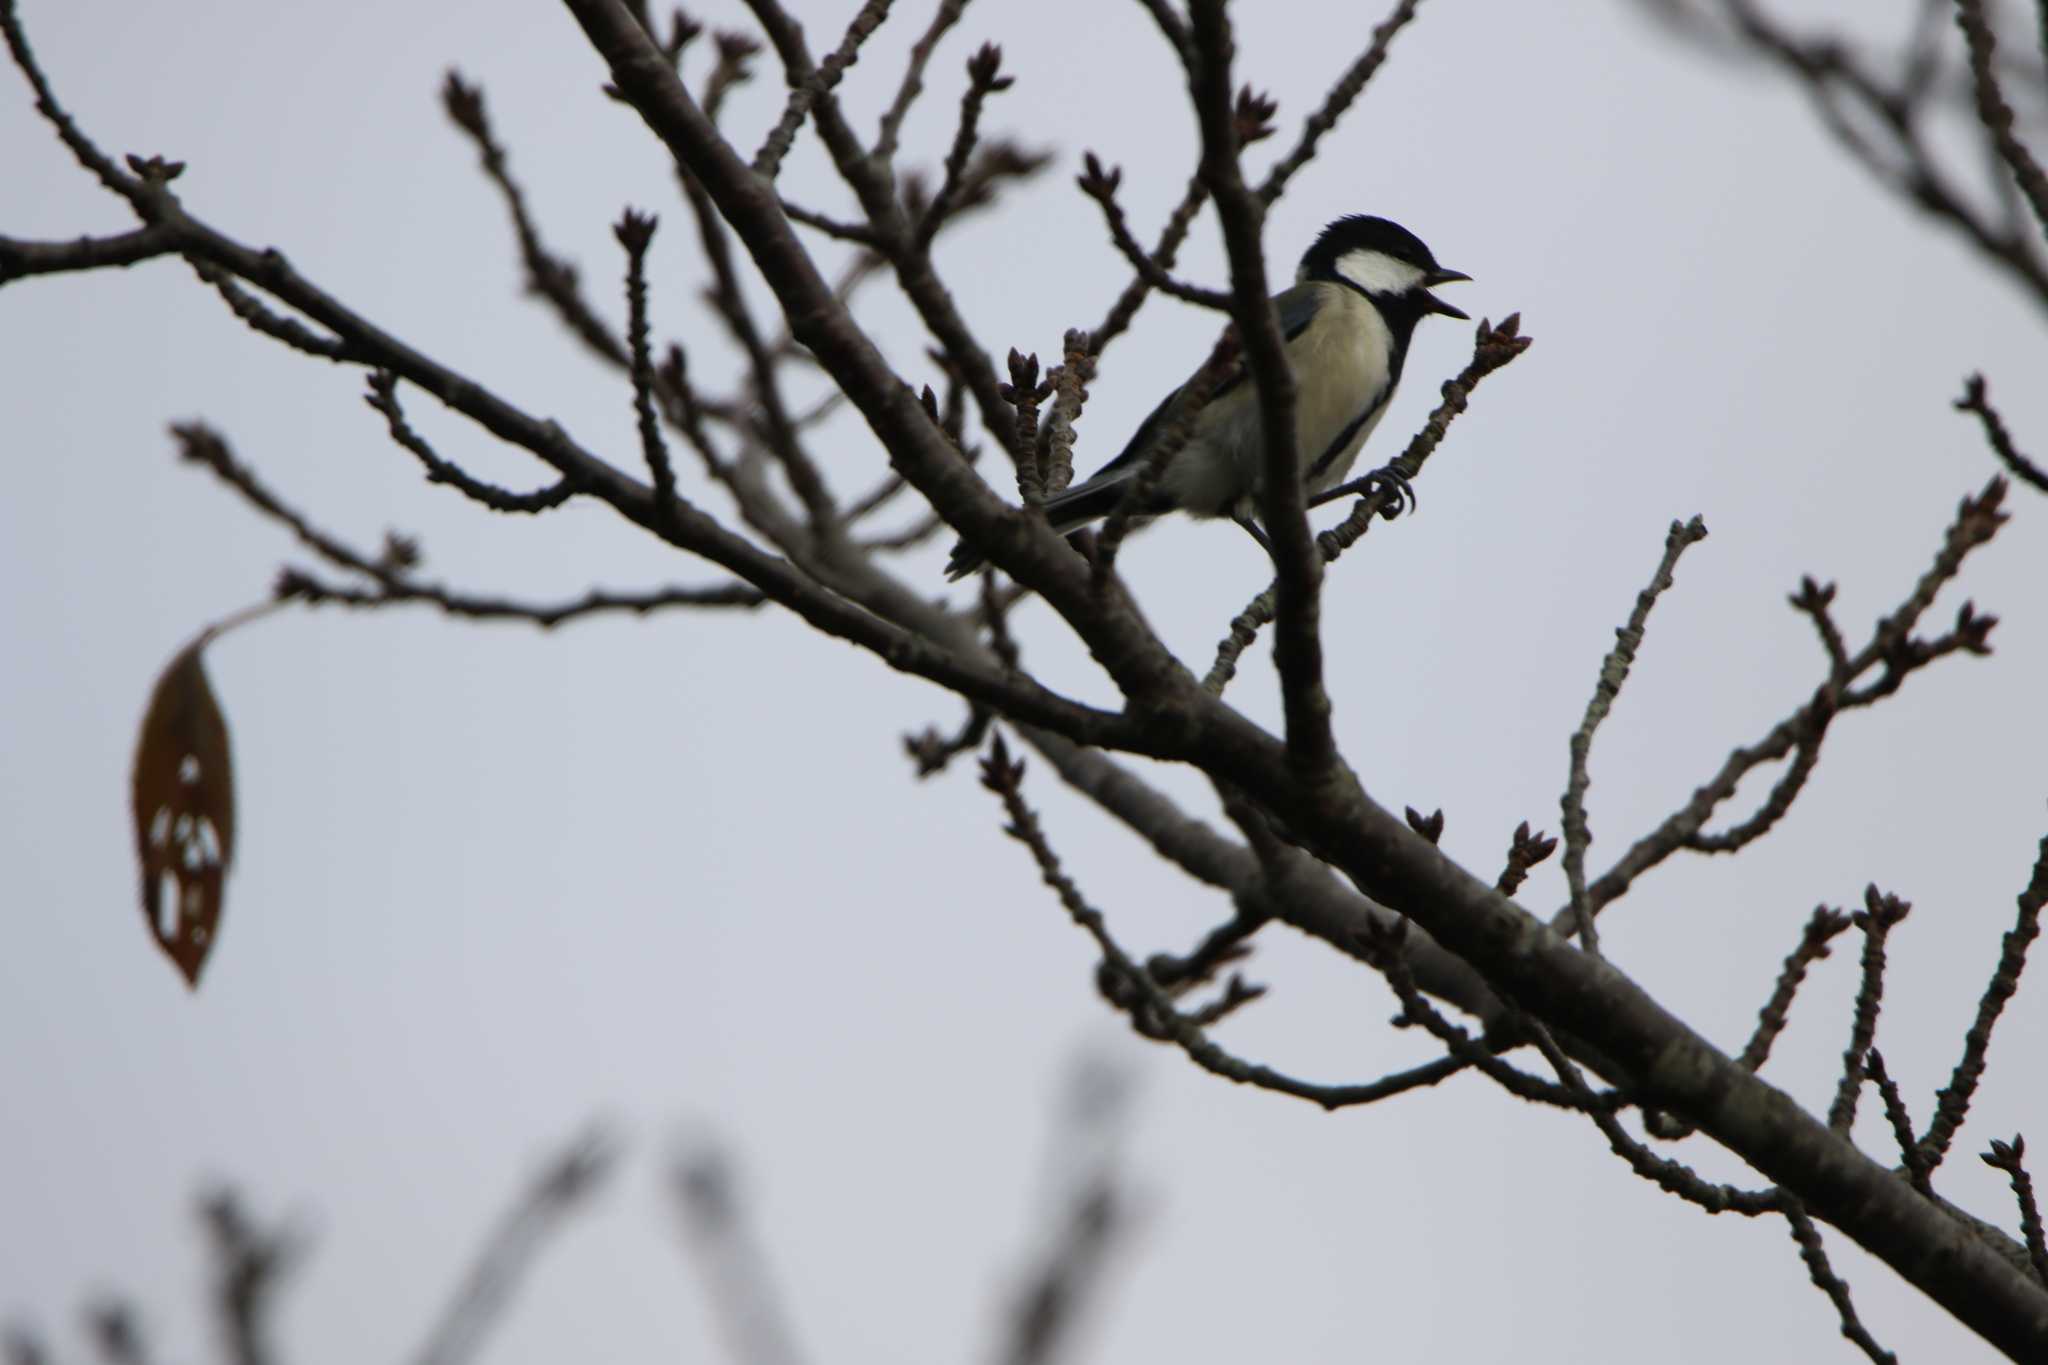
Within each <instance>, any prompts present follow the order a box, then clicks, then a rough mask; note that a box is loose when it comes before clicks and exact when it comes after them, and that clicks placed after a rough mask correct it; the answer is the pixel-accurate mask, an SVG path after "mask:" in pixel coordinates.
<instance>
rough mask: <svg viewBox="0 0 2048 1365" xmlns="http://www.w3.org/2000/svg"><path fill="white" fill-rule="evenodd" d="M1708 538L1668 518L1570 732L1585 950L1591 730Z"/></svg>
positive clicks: (1578, 916) (1595, 939) (1574, 861)
mask: <svg viewBox="0 0 2048 1365" xmlns="http://www.w3.org/2000/svg"><path fill="white" fill-rule="evenodd" d="M1706 538H1707V526H1706V523H1705V522H1703V521H1701V520H1700V519H1699V518H1698V517H1694V518H1693V519H1692V520H1691V521H1688V522H1677V521H1674V522H1672V523H1671V529H1670V530H1669V531H1668V532H1666V533H1665V536H1664V557H1663V559H1661V560H1659V561H1658V564H1657V572H1656V573H1654V574H1652V575H1651V576H1650V585H1649V586H1648V587H1646V588H1644V589H1643V590H1642V591H1641V592H1640V593H1637V594H1636V605H1635V609H1634V610H1633V611H1631V612H1630V613H1629V614H1628V623H1627V624H1626V625H1624V626H1623V627H1622V628H1621V629H1620V630H1618V631H1616V632H1615V633H1614V634H1615V640H1614V648H1613V649H1611V650H1609V651H1608V653H1607V657H1606V658H1605V659H1604V660H1602V661H1601V664H1600V677H1599V680H1598V681H1597V682H1596V683H1595V684H1594V685H1593V697H1592V700H1590V701H1588V702H1587V703H1586V715H1585V718H1584V719H1583V720H1581V721H1580V722H1579V728H1578V729H1577V730H1575V731H1573V732H1572V740H1571V774H1570V777H1569V778H1568V779H1567V780H1566V782H1565V788H1564V797H1563V799H1562V800H1561V802H1560V803H1559V804H1560V805H1561V806H1562V807H1563V810H1564V875H1565V881H1566V883H1567V884H1568V885H1569V886H1570V887H1571V904H1572V923H1573V927H1574V928H1576V929H1577V930H1578V935H1579V941H1580V942H1581V943H1582V944H1584V945H1585V948H1586V951H1587V952H1589V953H1598V952H1599V951H1600V936H1599V934H1598V933H1597V932H1596V931H1595V930H1594V928H1593V908H1592V906H1591V904H1590V903H1589V902H1588V901H1587V899H1586V848H1587V846H1588V845H1589V844H1591V843H1592V842H1593V832H1592V829H1591V827H1590V826H1589V825H1588V824H1587V822H1586V790H1587V788H1588V787H1590V786H1591V785H1592V780H1593V779H1592V776H1591V774H1590V773H1589V772H1588V770H1587V758H1588V756H1589V755H1590V754H1591V753H1592V749H1593V732H1594V731H1595V730H1597V729H1599V728H1600V722H1601V721H1603V720H1605V719H1607V713H1608V712H1609V711H1610V710H1611V709H1612V708H1613V706H1614V699H1615V698H1616V697H1617V696H1619V695H1620V693H1621V685H1622V684H1623V683H1624V682H1626V681H1627V680H1628V671H1629V668H1630V666H1631V665H1632V664H1634V662H1635V657H1636V651H1637V650H1638V649H1640V648H1641V647H1642V643H1643V631H1644V628H1645V627H1646V626H1647V625H1648V624H1649V619H1650V609H1651V608H1652V607H1654V606H1656V605H1657V599H1658V598H1659V597H1662V596H1663V595H1664V593H1665V591H1666V590H1667V589H1668V588H1670V586H1671V582H1672V578H1671V574H1672V570H1674V569H1676V568H1677V567H1678V557H1679V556H1680V555H1682V554H1684V553H1685V552H1686V550H1687V549H1688V548H1689V547H1691V546H1693V545H1696V544H1698V543H1699V542H1700V541H1702V540H1705V539H1706Z"/></svg>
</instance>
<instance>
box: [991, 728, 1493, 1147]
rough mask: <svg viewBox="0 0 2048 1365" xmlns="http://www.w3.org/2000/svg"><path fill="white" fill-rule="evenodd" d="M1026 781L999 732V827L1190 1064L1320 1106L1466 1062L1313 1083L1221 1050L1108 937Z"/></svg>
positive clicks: (1422, 1080) (1145, 1019) (995, 764)
mask: <svg viewBox="0 0 2048 1365" xmlns="http://www.w3.org/2000/svg"><path fill="white" fill-rule="evenodd" d="M1023 779H1024V761H1023V760H1022V759H1017V760H1014V761H1013V760H1012V759H1011V758H1010V753H1009V748H1008V746H1007V745H1005V744H1004V743H1003V737H1002V735H1001V734H998V735H996V737H995V740H994V742H993V744H992V745H991V747H990V751H989V754H988V756H987V757H986V758H984V759H983V760H982V785H983V786H985V787H987V788H988V789H989V790H990V791H992V792H994V793H996V795H997V796H999V797H1000V798H1001V799H1002V802H1003V809H1004V811H1005V813H1006V814H1007V815H1008V817H1009V824H1007V825H1005V826H1004V827H1003V832H1004V833H1005V834H1008V835H1009V836H1010V837H1011V838H1013V839H1016V840H1017V841H1018V842H1020V843H1022V844H1023V845H1024V846H1025V847H1026V848H1028V849H1030V850H1031V856H1032V858H1033V860H1034V861H1035V862H1036V863H1037V864H1038V870H1039V875H1040V876H1041V877H1042V878H1043V879H1044V881H1045V884H1046V885H1047V886H1049V887H1051V888H1052V890H1053V892H1054V894H1055V895H1057V896H1058V897H1059V901H1060V904H1061V906H1062V907H1064V908H1065V910H1066V911H1067V914H1068V915H1069V916H1070V917H1071V918H1072V919H1073V921H1074V923H1075V924H1077V925H1079V926H1080V927H1081V928H1082V929H1083V930H1084V931H1086V932H1087V934H1088V936H1089V937H1090V938H1092V939H1094V940H1095V946H1096V948H1097V949H1098V950H1099V951H1100V952H1101V954H1102V960H1103V967H1104V970H1105V972H1106V973H1107V980H1108V984H1110V985H1111V986H1112V988H1114V989H1115V990H1117V991H1120V992H1122V991H1127V992H1129V993H1130V994H1131V996H1132V1000H1131V1012H1132V1024H1133V1026H1134V1027H1137V1028H1138V1029H1139V1030H1140V1031H1141V1032H1143V1033H1145V1034H1146V1035H1147V1036H1148V1037H1157V1038H1162V1039H1165V1040H1167V1041H1170V1042H1172V1043H1174V1044H1176V1045H1177V1046H1178V1047H1179V1048H1180V1049H1181V1051H1183V1052H1185V1053H1186V1054H1187V1056H1188V1058H1189V1059H1190V1060H1191V1061H1193V1062H1194V1063H1195V1065H1197V1066H1199V1067H1201V1068H1202V1069H1203V1070H1204V1071H1207V1072H1209V1073H1210V1074H1212V1075H1216V1076H1221V1077H1223V1078H1224V1079H1225V1080H1228V1081H1234V1082H1236V1083H1237V1084H1239V1085H1250V1086H1254V1087H1257V1088H1259V1089H1262V1090H1272V1091H1277V1092H1278V1093H1280V1094H1283V1095H1292V1096H1294V1097H1295V1098H1297V1099H1304V1100H1308V1101H1309V1102H1310V1103H1312V1104H1317V1105H1320V1106H1322V1107H1323V1108H1324V1109H1345V1108H1351V1107H1354V1106H1357V1105H1361V1104H1371V1103H1373V1102H1375V1101H1377V1100H1383V1099H1389V1098H1391V1097H1392V1096H1395V1095H1399V1094H1402V1093H1404V1092H1406V1091H1409V1090H1413V1089H1416V1088H1418V1087H1420V1086H1427V1085H1434V1084H1436V1083H1437V1082H1438V1081H1441V1080H1443V1079H1444V1078H1445V1077H1447V1076H1449V1075H1452V1074H1454V1073H1455V1072H1456V1071H1458V1070H1459V1069H1461V1068H1462V1067H1463V1066H1464V1065H1466V1064H1467V1063H1466V1062H1465V1061H1464V1060H1462V1059H1460V1060H1458V1061H1457V1063H1456V1064H1455V1065H1446V1064H1443V1063H1434V1064H1431V1065H1430V1066H1426V1067H1420V1068H1417V1069H1415V1070H1413V1071H1407V1072H1399V1073H1396V1074H1395V1075H1392V1076H1388V1077H1385V1078H1383V1079H1381V1080H1378V1081H1373V1082H1369V1083H1367V1084H1364V1085H1317V1084H1315V1083H1313V1082H1310V1081H1303V1080H1299V1079H1297V1078H1296V1077H1293V1076H1289V1075H1286V1074H1284V1073H1282V1072H1279V1071H1275V1070H1274V1069H1273V1068H1271V1067H1269V1066H1265V1065H1262V1064H1260V1063H1257V1062H1248V1061H1245V1060H1243V1059H1242V1058H1239V1057H1236V1056H1233V1055H1232V1054H1231V1053H1229V1052H1227V1051H1225V1050H1224V1049H1223V1048H1222V1047H1221V1046H1219V1045H1218V1044H1217V1043H1216V1042H1215V1041H1214V1040H1213V1039H1211V1038H1210V1037H1209V1036H1208V1035H1207V1034H1206V1033H1204V1032H1203V1031H1202V1028H1201V1026H1200V1025H1199V1024H1197V1023H1196V1022H1195V1021H1194V1020H1193V1019H1191V1018H1190V1017H1189V1016H1187V1015H1185V1014H1183V1013H1182V1012H1181V1011H1180V1010H1179V1009H1178V1008H1177V1007H1176V1006H1175V1005H1174V1002H1173V998H1172V997H1171V996H1169V995H1168V994H1167V993H1166V991H1165V990H1164V989H1163V988H1162V987H1161V986H1160V985H1159V983H1158V982H1156V981H1154V980H1153V979H1152V977H1151V976H1150V975H1149V974H1148V973H1147V972H1146V971H1145V969H1144V968H1143V967H1142V966H1140V965H1139V963H1138V962H1137V961H1136V960H1135V959H1134V958H1132V957H1131V956H1130V954H1129V953H1127V952H1125V951H1124V949H1123V947H1122V946H1121V945H1120V944H1118V943H1117V941H1116V939H1115V938H1113V937H1112V936H1111V935H1110V932H1109V925H1108V922H1107V921H1106V920H1104V919H1103V917H1102V912H1101V911H1099V910H1097V909H1096V908H1095V907H1094V906H1092V905H1090V904H1089V903H1088V901H1087V900H1086V898H1084V897H1083V896H1082V894H1081V889H1080V888H1079V887H1078V886H1076V885H1075V884H1074V881H1073V879H1072V878H1070V877H1068V876H1067V874H1066V872H1065V870H1064V869H1062V867H1061V866H1060V861H1059V857H1058V855H1057V854H1055V853H1054V852H1053V849H1052V845H1051V844H1050V843H1049V842H1048V841H1047V839H1046V836H1045V831H1044V829H1043V827H1042V826H1041V825H1040V824H1039V821H1038V814H1037V812H1036V811H1034V810H1032V808H1031V807H1030V806H1029V805H1028V804H1026V802H1025V800H1024V794H1023Z"/></svg>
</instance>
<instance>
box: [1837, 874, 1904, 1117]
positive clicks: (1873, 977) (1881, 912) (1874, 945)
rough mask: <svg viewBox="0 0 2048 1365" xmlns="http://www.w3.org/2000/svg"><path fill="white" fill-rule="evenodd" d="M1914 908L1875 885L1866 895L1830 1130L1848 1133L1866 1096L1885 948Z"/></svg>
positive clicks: (1859, 914)
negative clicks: (1859, 973)
mask: <svg viewBox="0 0 2048 1365" xmlns="http://www.w3.org/2000/svg"><path fill="white" fill-rule="evenodd" d="M1912 908H1913V907H1912V906H1911V905H1909V904H1907V903H1906V902H1905V901H1902V900H1900V899H1899V898H1898V897H1897V896H1892V895H1887V894H1886V893H1884V892H1881V891H1879V890H1878V889H1877V888H1876V887H1875V886H1871V887H1866V888H1865V889H1864V892H1863V909H1861V910H1858V911H1857V912H1856V917H1855V919H1856V927H1857V928H1858V929H1861V930H1862V931H1863V979H1862V981H1861V983H1860V984H1859V985H1858V986H1857V988H1856V1016H1855V1019H1854V1021H1853V1023H1852V1024H1851V1025H1850V1028H1849V1046H1848V1047H1847V1048H1845V1049H1844V1050H1843V1052H1842V1079H1841V1081H1840V1082H1839V1083H1838V1084H1837V1085H1836V1087H1835V1102H1834V1103H1833V1104H1832V1105H1830V1106H1828V1127H1830V1128H1832V1129H1834V1130H1835V1131H1836V1132H1838V1133H1845V1134H1846V1133H1847V1132H1848V1131H1849V1129H1850V1127H1851V1126H1852V1125H1853V1124H1854V1123H1855V1122H1856V1101H1857V1098H1858V1097H1859V1096H1860V1095H1861V1094H1862V1093H1863V1066H1864V1056H1865V1054H1866V1053H1868V1052H1869V1051H1870V1044H1871V1040H1872V1039H1874V1038H1876V1037H1877V1015H1878V1011H1879V1010H1880V1009H1881V1008H1883V1004H1884V968H1885V957H1884V945H1885V939H1886V937H1887V936H1889V935H1890V933H1891V931H1892V926H1894V925H1896V924H1897V923H1898V922H1899V921H1900V920H1902V919H1904V918H1905V917H1906V912H1907V911H1909V910H1911V909H1912Z"/></svg>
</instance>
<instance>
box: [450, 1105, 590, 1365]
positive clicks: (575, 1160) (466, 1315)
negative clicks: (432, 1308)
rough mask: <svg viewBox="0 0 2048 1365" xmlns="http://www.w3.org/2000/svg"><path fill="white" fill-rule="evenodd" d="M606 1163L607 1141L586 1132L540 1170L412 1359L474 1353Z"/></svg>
mask: <svg viewBox="0 0 2048 1365" xmlns="http://www.w3.org/2000/svg"><path fill="white" fill-rule="evenodd" d="M611 1163H612V1149H611V1145H610V1143H609V1142H607V1141H606V1140H605V1139H604V1138H603V1137H601V1136H600V1135H597V1134H595V1133H591V1134H586V1135H584V1136H581V1137H578V1138H576V1139H575V1140H574V1141H572V1142H571V1143H570V1144H569V1145H568V1146H567V1147H565V1148H563V1150H562V1151H561V1152H560V1153H559V1154H558V1155H556V1156H555V1157H554V1158H552V1159H551V1160H550V1161H549V1162H548V1163H547V1165H546V1166H544V1167H543V1168H542V1169H541V1171H540V1173H539V1175H538V1176H536V1177H535V1178H534V1181H533V1183H532V1184H531V1185H530V1186H528V1187H527V1189H526V1190H525V1191H524V1192H522V1193H521V1195H520V1197H519V1198H518V1199H517V1200H516V1201H515V1202H514V1203H513V1205H512V1207H511V1208H510V1209H509V1210H508V1211H507V1212H506V1214H505V1216H504V1217H503V1218H502V1219H501V1220H500V1221H499V1223H498V1226H497V1227H496V1228H495V1229H493V1230H492V1232H491V1234H490V1236H489V1237H488V1238H487V1239H486V1240H485V1242H484V1245H483V1247H482V1249H481V1250H479V1251H478V1253H477V1258H476V1260H475V1262H474V1263H472V1264H471V1266H470V1268H469V1273H468V1274H467V1275H465V1276H464V1277H463V1279H462V1283H461V1285H460V1286H459V1287H458V1288H457V1289H456V1291H455V1293H454V1294H453V1296H451V1297H450V1299H449V1301H448V1305H447V1307H446V1308H444V1309H443V1310H442V1312H441V1317H440V1319H439V1321H437V1322H436V1323H435V1324H434V1328H433V1330H432V1331H431V1332H429V1333H428V1334H427V1340H426V1342H425V1344H424V1345H422V1346H421V1347H420V1350H419V1353H418V1354H417V1355H416V1356H415V1357H414V1360H415V1362H416V1365H463V1362H466V1361H469V1360H472V1359H474V1358H475V1357H476V1355H477V1353H478V1349H479V1347H480V1346H481V1345H482V1343H483V1339H484V1336H485V1334H486V1333H487V1332H488V1331H489V1330H490V1328H491V1325H492V1323H493V1322H494V1321H496V1320H497V1318H498V1317H499V1316H500V1315H502V1314H503V1312H504V1311H505V1306H506V1304H507V1303H508V1302H510V1300H511V1297H512V1294H513V1292H514V1291H515V1290H517V1289H518V1287H519V1281H520V1279H521V1278H522V1277H523V1276H524V1275H525V1274H526V1271H527V1269H528V1267H530V1266H531V1265H532V1264H533V1261H534V1259H535V1257H537V1256H538V1255H539V1254H540V1250H541V1248H542V1247H543V1246H545V1245H546V1244H547V1242H548V1239H549V1238H550V1237H551V1236H553V1235H554V1234H555V1233H557V1232H558V1231H560V1229H561V1227H562V1225H563V1223H564V1222H565V1221H566V1220H567V1218H568V1217H569V1215H571V1214H573V1213H575V1212H577V1211H578V1210H579V1209H580V1208H581V1206H582V1205H583V1204H584V1203H585V1201H586V1200H588V1199H589V1198H590V1196H591V1195H592V1194H593V1193H594V1192H595V1191H596V1189H597V1187H598V1186H599V1185H600V1184H601V1183H602V1182H603V1180H604V1178H605V1176H606V1175H607V1174H608V1173H609V1171H610V1169H611Z"/></svg>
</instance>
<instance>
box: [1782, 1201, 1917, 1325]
mask: <svg viewBox="0 0 2048 1365" xmlns="http://www.w3.org/2000/svg"><path fill="white" fill-rule="evenodd" d="M1782 1212H1783V1213H1784V1215H1785V1222H1786V1224H1787V1225H1788V1226H1789V1227H1790V1228H1791V1229H1792V1240H1793V1241H1795V1242H1797V1243H1798V1244H1799V1259H1800V1260H1802V1261H1804V1262H1806V1273H1807V1274H1808V1275H1809V1276H1810V1277H1811V1278H1812V1280H1813V1286H1814V1288H1816V1289H1818V1290H1820V1292H1821V1293H1823V1294H1825V1295H1827V1296H1828V1302H1829V1303H1832V1304H1833V1305H1834V1306H1835V1313H1836V1315H1837V1316H1838V1317H1840V1318H1841V1320H1842V1335H1843V1336H1845V1337H1847V1338H1848V1339H1849V1340H1850V1341H1852V1342H1854V1343H1856V1346H1857V1348H1858V1349H1859V1350H1861V1351H1862V1352H1863V1354H1865V1355H1867V1356H1869V1357H1870V1358H1871V1360H1872V1361H1874V1362H1876V1365H1898V1357H1897V1356H1894V1355H1893V1354H1892V1353H1891V1352H1890V1351H1887V1350H1885V1349H1884V1347H1882V1346H1880V1345H1878V1344H1877V1338H1875V1337H1873V1336H1871V1335H1870V1331H1869V1329H1868V1328H1866V1327H1865V1326H1864V1325H1863V1320H1862V1319H1861V1318H1859V1317H1857V1316H1856V1305H1855V1304H1853V1303H1851V1302H1850V1301H1849V1286H1848V1285H1847V1284H1845V1283H1843V1281H1842V1277H1841V1276H1839V1275H1837V1274H1835V1271H1834V1267H1833V1266H1831V1265H1829V1264H1828V1254H1827V1250H1826V1249H1825V1248H1824V1247H1823V1246H1822V1245H1821V1240H1820V1229H1819V1228H1816V1227H1815V1226H1814V1225H1813V1220H1812V1219H1811V1218H1809V1217H1807V1216H1806V1210H1805V1209H1803V1208H1801V1207H1800V1206H1799V1204H1798V1202H1797V1201H1796V1200H1787V1201H1786V1202H1785V1206H1784V1208H1783V1210H1782Z"/></svg>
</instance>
